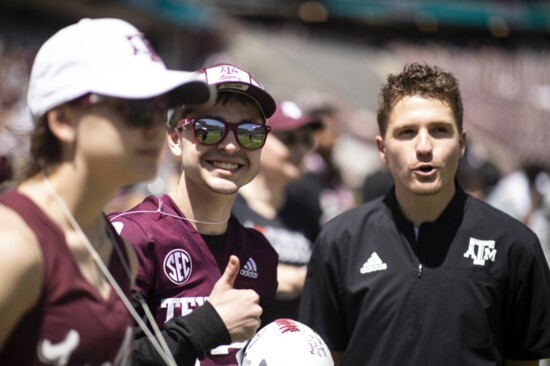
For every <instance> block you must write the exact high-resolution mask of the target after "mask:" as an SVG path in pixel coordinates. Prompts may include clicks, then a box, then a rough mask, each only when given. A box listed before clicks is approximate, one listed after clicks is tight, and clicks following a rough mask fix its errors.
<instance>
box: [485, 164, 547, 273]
mask: <svg viewBox="0 0 550 366" xmlns="http://www.w3.org/2000/svg"><path fill="white" fill-rule="evenodd" d="M487 202H488V203H489V204H490V205H492V206H494V207H496V208H498V209H499V210H502V211H504V212H506V213H507V214H508V215H510V216H512V217H514V218H516V219H517V220H519V221H521V222H522V223H524V224H525V225H527V226H528V227H530V228H531V229H532V230H533V231H534V232H535V234H537V236H538V237H539V240H540V241H541V244H542V247H543V250H544V253H545V256H546V260H547V262H548V265H549V266H550V175H549V174H548V169H547V168H546V167H545V166H544V165H543V164H540V163H538V162H536V161H525V162H523V163H522V165H521V167H520V169H518V170H516V171H514V172H512V173H509V174H508V175H506V176H504V177H502V179H501V180H500V181H499V182H498V183H497V184H496V185H495V187H494V188H493V190H492V191H491V192H490V193H489V195H488V196H487Z"/></svg>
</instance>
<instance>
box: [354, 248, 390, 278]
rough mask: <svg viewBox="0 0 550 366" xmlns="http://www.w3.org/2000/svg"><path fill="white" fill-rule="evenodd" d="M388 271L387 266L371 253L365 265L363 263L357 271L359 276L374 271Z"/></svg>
mask: <svg viewBox="0 0 550 366" xmlns="http://www.w3.org/2000/svg"><path fill="white" fill-rule="evenodd" d="M386 269H388V265H387V264H386V263H384V262H382V259H380V257H379V256H378V254H376V252H373V253H372V254H371V255H370V257H369V259H367V261H366V262H365V263H363V267H361V269H360V270H359V272H361V274H365V273H371V272H376V271H385V270H386Z"/></svg>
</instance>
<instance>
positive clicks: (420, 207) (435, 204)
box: [395, 184, 456, 227]
mask: <svg viewBox="0 0 550 366" xmlns="http://www.w3.org/2000/svg"><path fill="white" fill-rule="evenodd" d="M455 191H456V188H455V186H454V184H453V185H452V187H450V188H449V189H442V190H441V191H440V192H438V193H436V194H430V195H415V194H411V192H410V191H408V190H406V189H399V187H398V186H397V185H396V186H395V194H396V198H397V203H398V204H399V207H400V209H401V211H402V212H403V214H404V215H405V217H406V218H407V219H408V220H409V221H411V222H412V223H413V225H414V226H415V227H420V225H421V224H423V223H425V222H433V221H435V220H437V218H438V217H439V216H440V215H441V213H442V212H443V211H444V210H445V208H446V207H447V205H448V204H449V202H451V200H452V198H453V196H454V194H455Z"/></svg>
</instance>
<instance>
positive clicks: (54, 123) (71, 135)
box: [46, 106, 76, 144]
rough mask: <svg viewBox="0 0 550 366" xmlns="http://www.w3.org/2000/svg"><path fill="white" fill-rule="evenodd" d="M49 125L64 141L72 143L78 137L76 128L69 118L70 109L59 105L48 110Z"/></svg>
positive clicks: (59, 138)
mask: <svg viewBox="0 0 550 366" xmlns="http://www.w3.org/2000/svg"><path fill="white" fill-rule="evenodd" d="M46 118H47V121H48V127H49V129H50V131H52V133H53V134H54V136H55V137H57V139H58V140H59V141H61V142H62V143H67V144H72V143H73V142H74V140H75V139H76V128H75V126H74V125H73V123H72V121H71V119H70V118H69V112H68V109H67V108H66V107H65V106H58V107H55V108H53V109H51V110H50V111H48V112H47V114H46Z"/></svg>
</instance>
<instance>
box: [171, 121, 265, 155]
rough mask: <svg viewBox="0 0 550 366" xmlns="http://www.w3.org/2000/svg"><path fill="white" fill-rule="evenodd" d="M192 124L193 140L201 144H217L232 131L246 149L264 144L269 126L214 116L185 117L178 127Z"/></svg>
mask: <svg viewBox="0 0 550 366" xmlns="http://www.w3.org/2000/svg"><path fill="white" fill-rule="evenodd" d="M188 125H192V126H193V135H194V136H195V141H196V142H197V143H199V144H201V145H217V144H219V143H220V142H222V141H223V139H224V138H225V137H226V136H227V133H228V132H229V131H233V133H234V134H235V137H236V139H237V142H238V143H239V145H241V146H242V147H244V148H245V149H248V150H257V149H260V148H262V147H263V146H264V144H265V140H266V139H267V135H268V133H269V131H271V126H266V125H264V124H260V123H255V122H241V123H228V122H225V121H222V120H219V119H215V118H198V119H194V118H185V119H183V120H181V121H180V124H179V126H178V127H180V128H184V127H186V126H188Z"/></svg>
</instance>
